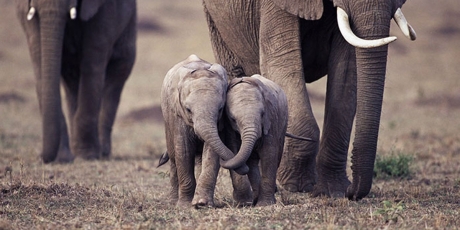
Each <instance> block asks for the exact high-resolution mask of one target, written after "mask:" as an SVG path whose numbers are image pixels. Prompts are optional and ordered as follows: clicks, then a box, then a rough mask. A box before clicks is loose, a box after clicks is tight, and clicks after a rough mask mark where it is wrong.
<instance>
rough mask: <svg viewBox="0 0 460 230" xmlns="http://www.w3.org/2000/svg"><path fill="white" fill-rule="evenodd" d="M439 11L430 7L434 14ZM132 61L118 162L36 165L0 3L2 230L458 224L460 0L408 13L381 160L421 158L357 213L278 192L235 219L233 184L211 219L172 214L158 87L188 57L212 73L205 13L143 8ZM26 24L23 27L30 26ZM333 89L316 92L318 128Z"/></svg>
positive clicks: (391, 63) (190, 212)
mask: <svg viewBox="0 0 460 230" xmlns="http://www.w3.org/2000/svg"><path fill="white" fill-rule="evenodd" d="M433 2H436V3H435V4H433ZM138 11H139V12H138V21H139V33H138V55H137V61H136V65H135V68H134V70H133V73H132V75H131V77H130V79H129V80H128V82H127V85H126V88H125V90H124V92H123V96H122V101H121V104H120V108H119V111H118V116H117V120H116V124H115V126H114V130H113V142H114V143H113V157H112V158H111V159H110V160H105V161H90V162H88V161H84V160H81V159H76V160H75V162H74V163H72V164H64V165H60V164H47V165H44V164H42V163H41V160H40V158H39V150H40V148H41V125H40V118H39V116H40V115H39V111H38V103H37V99H36V95H35V85H34V84H35V82H34V76H33V72H32V66H31V61H30V58H29V54H28V49H27V45H26V40H25V36H24V33H23V32H22V30H21V27H20V25H19V23H18V20H17V17H16V13H15V7H14V1H11V0H0V82H1V84H0V229H62V228H66V229H81V228H83V229H94V228H97V229H299V228H304V229H311V228H313V229H336V228H345V229H362V228H364V229H369V228H390V229H391V228H398V229H399V228H404V229H445V228H457V229H458V228H459V227H460V220H459V219H458V216H459V215H460V213H459V212H460V192H459V190H460V177H459V176H460V134H459V130H460V76H459V73H460V61H459V60H460V24H459V22H460V1H458V0H443V1H432V0H408V1H407V3H406V4H405V5H404V7H403V11H404V14H405V16H406V18H407V19H408V21H409V22H410V23H411V25H412V26H413V27H414V28H415V30H416V32H417V35H418V38H417V40H416V41H414V42H411V41H409V40H407V39H405V38H404V36H403V35H402V33H401V32H400V31H399V30H398V29H397V27H396V24H395V23H392V30H391V34H392V35H396V36H398V38H399V39H398V40H397V41H396V42H394V43H392V44H391V45H390V50H389V60H388V67H387V79H386V87H385V97H384V105H383V111H382V121H381V126H380V135H379V143H378V154H379V155H390V154H401V153H402V154H407V155H410V156H413V157H414V161H413V163H412V165H411V169H412V171H413V174H412V176H411V177H410V178H409V179H390V180H375V181H374V184H373V187H372V191H371V194H370V195H369V196H368V197H367V198H365V199H363V200H362V201H359V202H351V201H348V200H346V199H328V198H312V197H310V196H309V194H293V193H288V192H286V191H283V190H282V191H280V192H279V193H278V194H277V197H276V198H277V201H278V202H277V204H276V205H274V206H271V207H264V208H251V207H245V208H238V207H236V206H235V205H234V204H233V203H232V195H231V189H229V188H230V187H231V185H230V183H229V179H228V175H227V172H226V171H221V172H222V173H221V175H220V176H219V180H218V186H217V188H216V203H217V204H218V205H217V208H215V209H200V210H195V209H187V210H181V209H175V208H174V207H173V206H171V205H170V204H169V203H168V201H167V195H168V189H169V178H168V168H169V167H168V165H166V166H163V167H161V168H156V165H157V160H158V157H159V155H160V154H161V153H162V152H163V151H164V150H165V140H164V128H163V123H162V117H161V111H160V108H159V95H160V87H161V83H162V79H163V77H164V75H165V74H166V72H167V70H168V69H169V68H170V67H172V66H173V65H174V64H175V63H177V62H179V61H181V60H183V59H184V58H186V57H187V56H188V55H190V54H192V53H194V54H197V55H198V56H200V57H201V58H203V59H205V60H208V61H214V58H213V55H212V50H211V46H210V43H209V37H208V31H207V26H206V22H205V19H204V14H203V10H202V5H201V1H200V0H193V1H180V0H155V1H150V0H138ZM24 17H25V15H24ZM325 83H326V80H325V79H322V80H320V81H319V82H315V83H313V84H310V85H308V86H307V87H308V89H309V90H310V92H311V93H312V95H313V96H312V103H313V107H314V110H315V116H316V118H317V120H318V123H319V124H320V126H321V124H322V117H323V114H324V106H323V102H324V91H325Z"/></svg>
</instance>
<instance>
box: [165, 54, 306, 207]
mask: <svg viewBox="0 0 460 230" xmlns="http://www.w3.org/2000/svg"><path fill="white" fill-rule="evenodd" d="M161 108H162V112H163V117H164V119H165V132H166V143H167V154H164V155H163V157H162V159H160V165H161V164H163V163H165V162H166V161H167V160H168V158H169V159H170V160H171V163H170V167H171V168H170V180H171V181H170V182H171V186H172V188H171V189H172V190H171V196H172V199H173V200H175V201H177V205H180V206H186V205H190V202H191V204H192V205H194V206H213V205H214V188H215V185H216V180H217V175H218V172H219V168H220V166H222V167H223V168H226V169H230V175H231V178H232V183H233V188H234V192H233V198H234V199H235V200H236V201H237V202H238V203H240V204H254V205H257V206H264V205H270V204H274V203H275V195H274V194H275V191H276V171H277V169H278V165H279V163H280V160H281V156H282V153H283V146H284V138H285V134H286V128H287V122H288V105H287V99H286V95H285V94H284V92H283V90H282V89H281V87H280V86H278V85H277V84H275V83H274V82H272V81H270V80H268V79H266V78H264V77H262V76H260V75H253V76H251V77H241V78H235V79H233V80H231V81H230V82H229V79H228V76H227V72H226V70H225V69H224V68H223V67H222V66H221V65H219V64H211V63H209V62H206V61H204V60H202V59H200V58H199V57H197V56H196V55H190V56H189V57H188V58H187V59H186V60H184V61H182V62H180V63H178V64H176V65H175V66H174V67H173V68H171V69H170V70H169V71H168V73H167V74H166V77H165V79H164V82H163V87H162V91H161ZM288 135H289V136H291V137H294V138H301V137H296V136H293V135H290V134H288ZM304 140H307V141H308V140H310V139H308V138H304ZM234 153H236V155H235V154H234ZM198 155H201V157H202V169H201V173H200V176H199V178H198V182H197V181H196V180H195V174H194V168H195V156H198ZM259 161H260V169H259ZM246 174H247V176H246Z"/></svg>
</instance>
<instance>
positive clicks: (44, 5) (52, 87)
mask: <svg viewBox="0 0 460 230" xmlns="http://www.w3.org/2000/svg"><path fill="white" fill-rule="evenodd" d="M104 1H105V0H83V1H77V0H60V1H53V0H17V15H18V18H19V20H20V21H21V24H22V26H23V28H24V31H25V33H26V35H27V39H28V44H29V51H30V55H31V58H32V61H33V63H34V72H35V76H36V78H37V85H36V89H37V94H38V101H39V105H40V110H41V115H42V127H43V128H42V129H43V150H42V158H43V161H44V162H45V163H47V162H51V161H53V160H54V159H55V158H56V156H57V152H58V149H59V145H60V141H61V138H60V137H61V132H63V130H62V129H61V125H62V124H61V122H64V121H63V120H62V119H63V117H62V111H61V110H62V109H61V96H60V89H59V84H60V76H61V58H62V46H63V39H64V30H65V25H66V22H67V20H72V19H77V17H78V15H80V19H81V20H83V21H87V20H90V19H91V18H92V17H93V16H94V15H95V14H96V12H97V10H98V8H99V6H101V5H102V4H103V2H104ZM77 9H79V10H77Z"/></svg>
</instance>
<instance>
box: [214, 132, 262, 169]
mask: <svg viewBox="0 0 460 230" xmlns="http://www.w3.org/2000/svg"><path fill="white" fill-rule="evenodd" d="M258 136H259V135H257V132H256V130H255V129H250V128H246V129H245V130H243V132H242V135H241V147H240V150H239V151H238V154H236V156H235V157H233V158H232V159H230V160H227V161H222V162H221V165H222V167H224V168H227V169H235V168H238V167H241V166H242V165H245V163H246V161H247V160H248V159H249V157H250V156H251V153H252V150H253V149H254V145H255V143H256V141H257V139H258Z"/></svg>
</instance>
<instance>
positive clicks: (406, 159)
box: [374, 153, 413, 179]
mask: <svg viewBox="0 0 460 230" xmlns="http://www.w3.org/2000/svg"><path fill="white" fill-rule="evenodd" d="M412 161H413V157H412V156H410V155H406V154H402V153H397V154H391V155H387V156H380V155H377V158H376V159H375V165H374V177H375V178H378V179H389V178H408V177H409V176H410V175H411V173H412V172H411V167H410V166H411V163H412Z"/></svg>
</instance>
